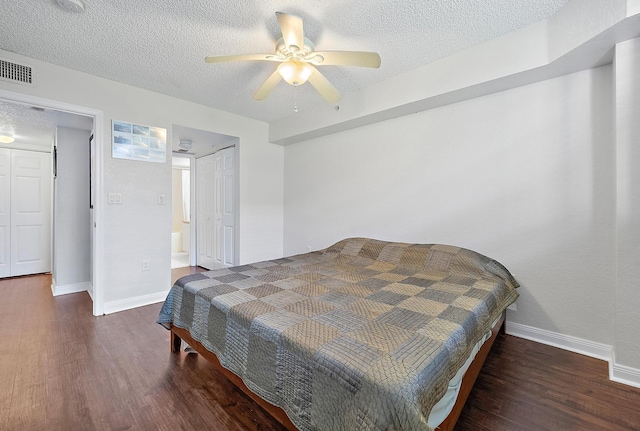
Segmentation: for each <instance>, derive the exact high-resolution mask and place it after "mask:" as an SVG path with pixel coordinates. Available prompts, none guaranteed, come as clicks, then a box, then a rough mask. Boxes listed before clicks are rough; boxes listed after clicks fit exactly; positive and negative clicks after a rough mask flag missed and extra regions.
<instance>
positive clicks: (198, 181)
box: [172, 124, 240, 269]
mask: <svg viewBox="0 0 640 431" xmlns="http://www.w3.org/2000/svg"><path fill="white" fill-rule="evenodd" d="M172 130H173V136H172V150H173V155H174V160H175V159H176V158H180V157H187V158H189V160H190V165H189V168H190V169H189V173H190V175H189V178H190V190H191V197H190V204H191V205H190V207H191V210H190V219H189V228H188V229H189V231H190V235H189V239H190V250H189V260H190V266H201V267H203V268H207V269H218V268H223V267H227V266H233V265H235V263H236V262H237V261H238V256H239V250H238V238H239V232H238V229H237V228H236V226H238V220H237V219H238V211H237V205H238V202H239V194H238V187H237V185H238V181H237V173H238V167H237V164H238V157H237V152H238V149H239V144H240V143H239V138H238V137H234V136H229V135H223V134H219V133H214V132H208V131H204V130H198V129H192V128H188V127H184V126H180V125H175V124H174V125H173V128H172ZM179 163H180V162H179ZM181 163H184V162H181ZM183 169H184V168H183ZM182 175H185V174H182ZM175 177H177V174H176V173H175V172H174V178H175ZM183 184H184V181H183ZM183 190H184V187H183ZM178 195H179V192H178V191H177V190H176V188H175V183H174V193H173V195H172V198H173V200H174V208H175V211H178V210H179V206H178V205H177V202H175V200H176V197H177V196H178ZM182 196H184V194H183V195H182ZM179 199H183V198H182V197H180V198H179ZM183 206H184V204H183ZM183 229H184V226H183ZM178 230H179V226H178V225H177V224H174V225H173V228H172V238H173V239H172V244H173V242H174V241H178V236H179V235H176V234H175V233H176V232H177V231H178ZM185 236H186V235H185V234H184V233H183V234H182V238H183V239H184V238H185ZM183 248H184V245H183ZM172 265H173V264H172Z"/></svg>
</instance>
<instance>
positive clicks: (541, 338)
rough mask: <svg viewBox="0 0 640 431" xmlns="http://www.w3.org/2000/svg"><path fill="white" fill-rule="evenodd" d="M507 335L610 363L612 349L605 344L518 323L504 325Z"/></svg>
mask: <svg viewBox="0 0 640 431" xmlns="http://www.w3.org/2000/svg"><path fill="white" fill-rule="evenodd" d="M506 330H507V334H509V335H514V336H516V337H520V338H525V339H527V340H531V341H537V342H538V343H542V344H546V345H548V346H553V347H558V348H560V349H564V350H568V351H570V352H575V353H580V354H581V355H586V356H591V357H592V358H597V359H602V360H604V361H608V362H610V361H611V358H612V355H613V347H611V346H609V345H607V344H601V343H596V342H593V341H589V340H584V339H582V338H577V337H572V336H570V335H564V334H560V333H557V332H552V331H547V330H546V329H539V328H534V327H533V326H527V325H522V324H520V323H513V322H508V323H507V325H506Z"/></svg>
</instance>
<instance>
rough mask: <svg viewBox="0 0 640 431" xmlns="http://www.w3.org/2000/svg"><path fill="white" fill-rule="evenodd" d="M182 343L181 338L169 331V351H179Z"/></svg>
mask: <svg viewBox="0 0 640 431" xmlns="http://www.w3.org/2000/svg"><path fill="white" fill-rule="evenodd" d="M181 345H182V339H181V338H180V337H178V336H177V335H176V333H175V332H173V331H171V353H180V346H181Z"/></svg>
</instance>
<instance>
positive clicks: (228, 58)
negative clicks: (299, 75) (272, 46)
mask: <svg viewBox="0 0 640 431" xmlns="http://www.w3.org/2000/svg"><path fill="white" fill-rule="evenodd" d="M204 61H205V63H224V62H233V61H283V60H282V59H281V58H279V57H278V56H276V55H273V54H240V55H215V56H213V57H205V59H204Z"/></svg>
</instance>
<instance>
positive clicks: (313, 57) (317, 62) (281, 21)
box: [204, 12, 380, 102]
mask: <svg viewBox="0 0 640 431" xmlns="http://www.w3.org/2000/svg"><path fill="white" fill-rule="evenodd" d="M276 16H277V18H278V25H279V26H280V30H281V31H282V37H281V38H280V39H279V40H278V41H277V42H276V52H275V54H240V55H217V56H213V57H206V58H205V59H204V61H205V62H207V63H222V62H231V61H274V62H278V63H280V65H278V68H277V69H276V71H275V72H273V73H272V74H271V76H269V77H268V78H267V80H266V81H265V82H264V84H262V86H261V87H260V88H259V89H258V91H256V93H255V94H254V95H253V98H254V99H255V100H264V99H266V98H267V96H269V94H270V93H271V91H272V90H273V89H274V88H275V86H276V85H277V84H278V83H279V82H280V80H281V79H284V80H285V81H286V82H287V83H289V84H291V85H293V86H295V87H297V86H298V85H302V84H304V83H305V82H307V81H309V82H310V83H311V85H313V87H314V88H315V89H316V91H318V93H320V95H321V96H322V97H323V98H324V99H325V100H326V101H327V102H337V101H338V100H340V97H341V96H340V93H339V92H338V90H336V88H335V87H334V86H333V85H332V84H331V83H330V82H329V80H328V79H327V78H325V76H324V75H323V74H321V73H320V71H319V70H318V69H317V68H316V67H315V66H323V65H336V66H358V67H371V68H378V67H380V55H378V53H376V52H363V51H314V46H313V43H311V41H310V40H309V39H307V38H306V37H305V36H304V31H303V28H302V19H300V18H299V17H297V16H294V15H288V14H286V13H282V12H276Z"/></svg>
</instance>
